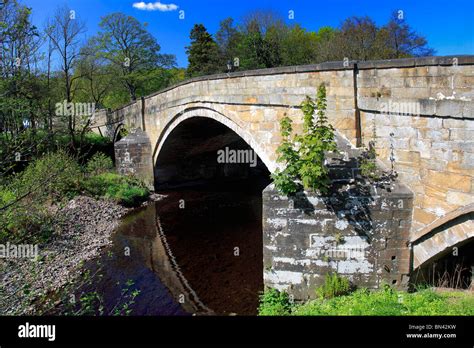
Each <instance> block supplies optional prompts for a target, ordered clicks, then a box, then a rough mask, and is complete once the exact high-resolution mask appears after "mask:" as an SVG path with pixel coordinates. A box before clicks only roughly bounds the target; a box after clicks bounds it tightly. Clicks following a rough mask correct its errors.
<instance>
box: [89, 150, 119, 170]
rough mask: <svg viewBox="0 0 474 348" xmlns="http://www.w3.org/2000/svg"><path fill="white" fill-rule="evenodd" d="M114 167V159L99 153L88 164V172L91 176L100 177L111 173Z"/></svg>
mask: <svg viewBox="0 0 474 348" xmlns="http://www.w3.org/2000/svg"><path fill="white" fill-rule="evenodd" d="M113 167H114V164H113V162H112V159H111V158H110V157H108V156H106V155H105V154H103V153H102V152H97V153H96V154H95V155H94V156H92V158H91V159H90V160H89V161H88V162H87V165H86V172H87V173H88V174H89V175H98V174H102V173H105V172H108V171H110V170H111V169H112V168H113Z"/></svg>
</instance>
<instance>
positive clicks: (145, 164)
mask: <svg viewBox="0 0 474 348" xmlns="http://www.w3.org/2000/svg"><path fill="white" fill-rule="evenodd" d="M114 147H115V162H116V165H117V171H118V172H119V173H120V174H122V175H135V176H137V177H139V178H141V179H143V181H144V182H145V183H146V184H147V185H148V186H149V187H150V188H151V189H152V188H153V185H154V183H153V180H154V177H153V162H152V155H151V144H150V139H149V138H148V136H147V134H146V133H145V132H142V131H141V130H139V129H138V130H133V131H132V132H130V134H128V135H127V136H126V137H125V138H123V139H122V140H120V141H118V142H116V143H115V146H114Z"/></svg>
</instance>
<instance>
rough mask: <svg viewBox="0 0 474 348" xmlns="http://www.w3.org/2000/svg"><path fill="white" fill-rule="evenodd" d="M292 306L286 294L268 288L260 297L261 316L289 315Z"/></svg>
mask: <svg viewBox="0 0 474 348" xmlns="http://www.w3.org/2000/svg"><path fill="white" fill-rule="evenodd" d="M291 308H292V304H291V301H290V297H289V296H288V294H287V293H286V292H280V291H278V290H276V289H271V288H267V289H265V291H264V293H263V294H262V295H261V296H260V305H259V308H258V312H259V315H289V314H290V313H291Z"/></svg>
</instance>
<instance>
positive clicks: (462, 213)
mask: <svg viewBox="0 0 474 348" xmlns="http://www.w3.org/2000/svg"><path fill="white" fill-rule="evenodd" d="M420 232H422V233H420V234H419V235H418V237H417V238H416V239H415V240H414V241H413V242H412V243H413V244H412V245H413V248H412V258H413V271H412V277H411V278H412V280H411V282H412V283H413V284H417V283H427V284H430V285H432V286H441V287H453V288H458V287H461V288H468V287H470V286H473V284H474V211H473V210H472V205H470V206H465V207H463V208H461V209H458V210H457V211H454V212H451V213H450V214H448V216H446V217H444V218H442V219H440V221H435V222H434V223H433V224H431V225H429V226H427V228H426V229H423V230H422V231H420Z"/></svg>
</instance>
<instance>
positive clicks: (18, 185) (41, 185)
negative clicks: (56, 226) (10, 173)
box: [12, 150, 82, 201]
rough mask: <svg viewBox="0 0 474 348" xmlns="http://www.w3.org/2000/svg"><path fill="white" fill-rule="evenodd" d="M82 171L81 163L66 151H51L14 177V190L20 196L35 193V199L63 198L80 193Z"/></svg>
mask: <svg viewBox="0 0 474 348" xmlns="http://www.w3.org/2000/svg"><path fill="white" fill-rule="evenodd" d="M81 180H82V172H81V168H80V166H79V164H78V163H77V162H76V161H75V159H74V158H72V157H71V156H69V155H68V154H67V153H66V152H65V151H62V150H59V151H57V152H55V153H49V154H46V155H45V156H43V157H41V158H40V159H38V160H36V161H34V162H33V163H31V164H30V165H29V166H28V167H27V168H26V169H25V171H24V172H22V173H20V174H18V175H17V176H15V177H14V178H13V182H14V183H13V185H12V186H13V190H14V191H15V192H17V194H18V196H21V194H26V193H28V192H31V193H32V194H33V193H34V196H35V199H36V200H39V201H44V200H46V199H52V200H53V201H55V200H61V199H62V198H72V197H74V196H75V195H77V194H78V193H79V189H80V183H81Z"/></svg>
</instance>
